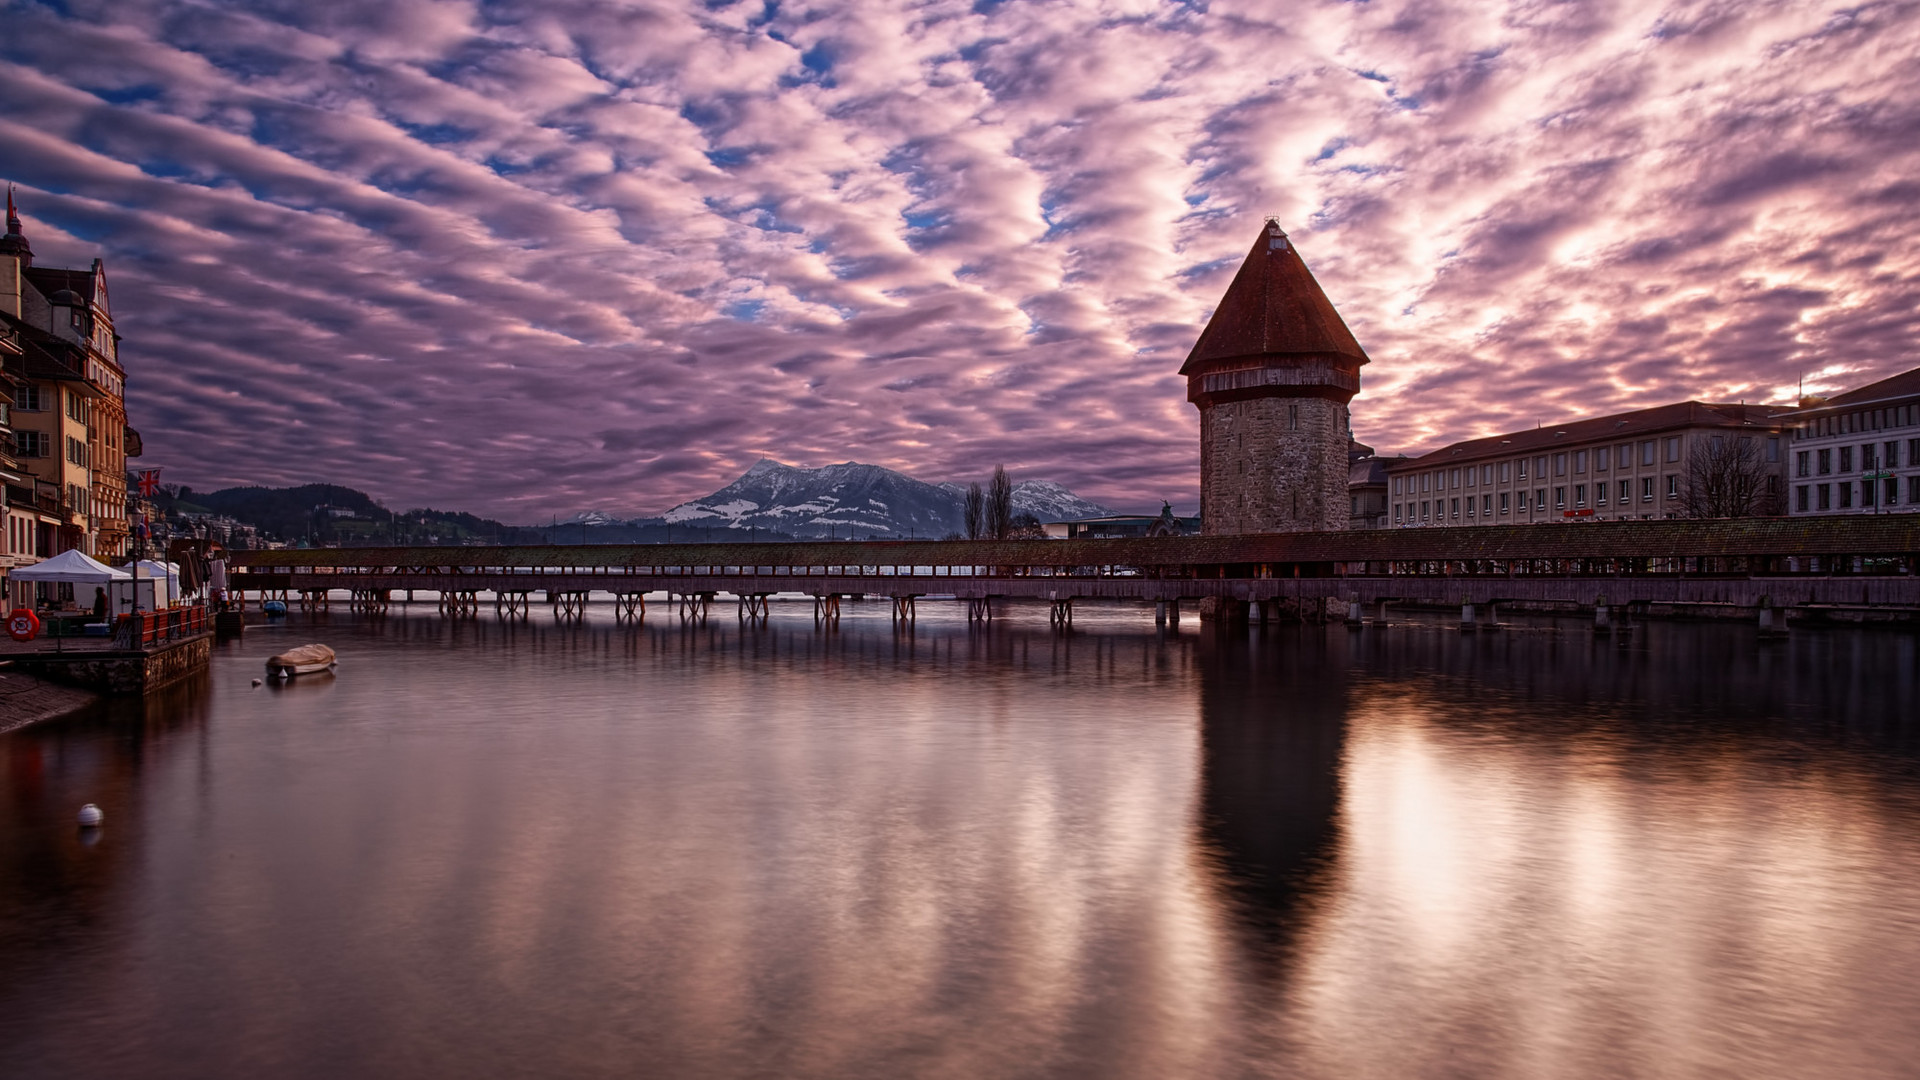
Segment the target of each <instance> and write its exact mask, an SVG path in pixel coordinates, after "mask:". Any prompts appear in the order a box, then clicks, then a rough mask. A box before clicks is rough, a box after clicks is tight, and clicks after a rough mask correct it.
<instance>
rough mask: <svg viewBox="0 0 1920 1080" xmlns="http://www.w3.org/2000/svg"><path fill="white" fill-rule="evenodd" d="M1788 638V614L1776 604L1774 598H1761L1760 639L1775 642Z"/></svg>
mask: <svg viewBox="0 0 1920 1080" xmlns="http://www.w3.org/2000/svg"><path fill="white" fill-rule="evenodd" d="M1786 636H1787V613H1786V612H1785V611H1784V610H1782V609H1781V608H1780V607H1778V606H1777V605H1775V604H1774V602H1773V597H1771V596H1763V597H1761V598H1760V638H1761V640H1763V641H1775V640H1778V639H1780V638H1784V637H1786Z"/></svg>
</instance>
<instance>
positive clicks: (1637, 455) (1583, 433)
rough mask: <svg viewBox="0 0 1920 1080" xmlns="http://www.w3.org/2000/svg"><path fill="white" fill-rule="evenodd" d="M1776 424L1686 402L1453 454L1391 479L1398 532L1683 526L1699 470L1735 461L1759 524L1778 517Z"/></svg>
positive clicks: (1478, 444)
mask: <svg viewBox="0 0 1920 1080" xmlns="http://www.w3.org/2000/svg"><path fill="white" fill-rule="evenodd" d="M1773 412H1774V410H1773V409H1772V408H1769V407H1767V406H1764V405H1745V404H1740V405H1712V404H1706V403H1703V402H1698V401H1683V402H1679V403H1678V404H1673V405H1661V406H1657V407H1655V408H1651V409H1638V410H1635V411H1633V412H1624V413H1617V414H1615V415H1612V416H1602V417H1596V418H1594V419H1590V420H1575V421H1571V422H1569V423H1564V424H1548V425H1544V426H1541V427H1538V428H1534V429H1530V430H1526V431H1516V432H1512V433H1509V434H1505V435H1494V436H1491V437H1489V438H1484V439H1469V440H1467V441H1466V442H1459V443H1454V444H1453V445H1452V446H1448V447H1444V448H1442V449H1439V450H1436V451H1434V452H1433V453H1431V454H1425V455H1422V456H1420V457H1415V458H1408V459H1405V460H1403V461H1400V462H1396V463H1395V464H1393V465H1390V466H1389V467H1388V469H1387V502H1388V505H1389V506H1390V508H1391V511H1390V519H1389V524H1390V527H1392V526H1398V527H1402V528H1405V527H1409V526H1422V525H1433V526H1437V525H1449V526H1452V525H1514V524H1528V523H1547V522H1578V521H1587V520H1593V521H1624V520H1655V519H1665V518H1677V517H1684V516H1688V512H1689V507H1690V506H1693V505H1695V501H1694V498H1693V492H1694V490H1695V488H1697V487H1698V485H1697V484H1694V483H1691V481H1692V480H1695V479H1697V477H1698V476H1699V473H1700V471H1701V465H1700V464H1699V463H1700V462H1701V461H1703V460H1708V459H1712V460H1724V459H1729V458H1734V457H1739V458H1740V459H1741V460H1744V461H1746V462H1748V463H1749V466H1748V467H1749V469H1750V471H1751V472H1752V474H1753V475H1752V476H1751V478H1750V479H1751V480H1752V481H1753V485H1754V487H1755V489H1756V496H1757V497H1756V498H1755V499H1754V500H1753V501H1754V504H1755V506H1756V508H1759V512H1769V511H1771V512H1778V502H1779V497H1780V494H1781V492H1782V490H1783V487H1784V457H1785V450H1784V447H1783V443H1784V442H1785V434H1784V429H1785V427H1786V421H1785V420H1782V419H1779V418H1776V417H1775V416H1774V415H1772V414H1773ZM1729 448H1731V449H1732V450H1733V451H1737V452H1738V453H1737V454H1735V453H1729V452H1727V451H1728V449H1729Z"/></svg>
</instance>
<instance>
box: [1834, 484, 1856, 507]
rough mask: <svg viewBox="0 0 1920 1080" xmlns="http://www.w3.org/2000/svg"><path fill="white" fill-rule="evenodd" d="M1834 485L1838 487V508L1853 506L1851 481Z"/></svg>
mask: <svg viewBox="0 0 1920 1080" xmlns="http://www.w3.org/2000/svg"><path fill="white" fill-rule="evenodd" d="M1834 487H1836V488H1839V489H1840V509H1842V510H1850V509H1852V508H1853V485H1852V484H1851V483H1846V484H1835V485H1834Z"/></svg>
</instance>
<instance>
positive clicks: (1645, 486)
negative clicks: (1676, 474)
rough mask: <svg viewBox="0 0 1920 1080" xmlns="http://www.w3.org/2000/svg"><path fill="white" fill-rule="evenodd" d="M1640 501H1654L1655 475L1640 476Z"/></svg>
mask: <svg viewBox="0 0 1920 1080" xmlns="http://www.w3.org/2000/svg"><path fill="white" fill-rule="evenodd" d="M1640 501H1641V502H1652V501H1653V477H1651V476H1643V477H1641V478H1640Z"/></svg>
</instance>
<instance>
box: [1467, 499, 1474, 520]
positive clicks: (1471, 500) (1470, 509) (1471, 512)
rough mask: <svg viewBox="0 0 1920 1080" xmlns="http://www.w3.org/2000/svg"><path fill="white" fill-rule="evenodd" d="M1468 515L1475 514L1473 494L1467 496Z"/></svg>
mask: <svg viewBox="0 0 1920 1080" xmlns="http://www.w3.org/2000/svg"><path fill="white" fill-rule="evenodd" d="M1467 516H1468V517H1472V516H1473V496H1471V495H1469V496H1467Z"/></svg>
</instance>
